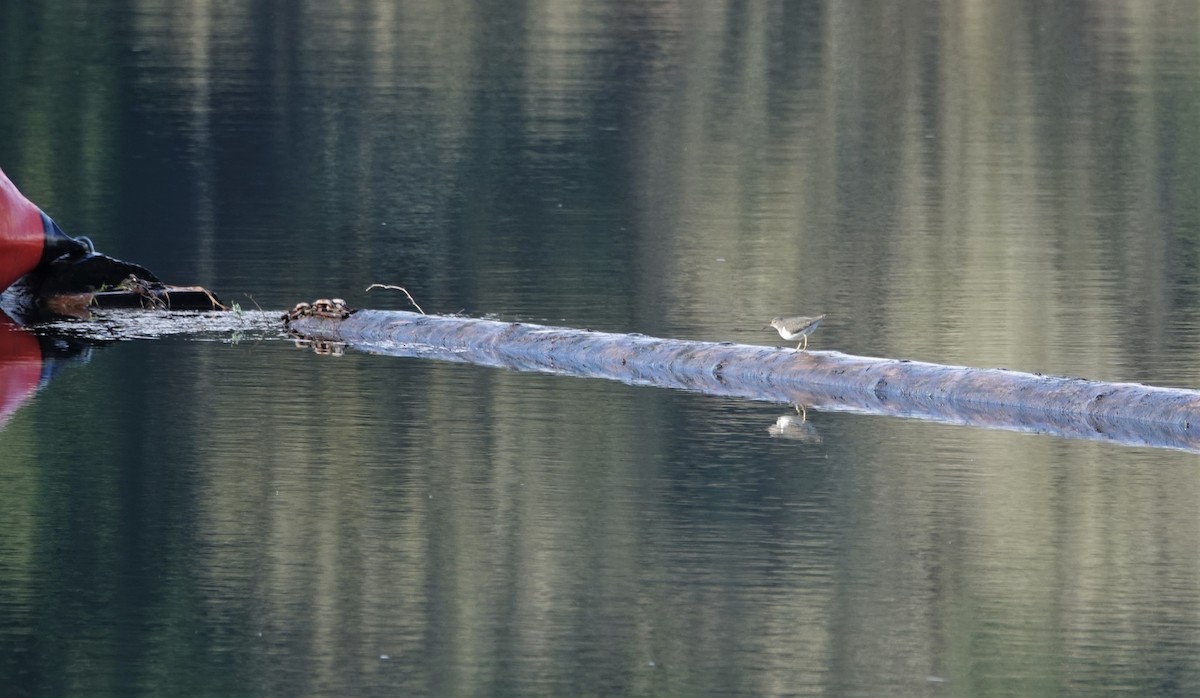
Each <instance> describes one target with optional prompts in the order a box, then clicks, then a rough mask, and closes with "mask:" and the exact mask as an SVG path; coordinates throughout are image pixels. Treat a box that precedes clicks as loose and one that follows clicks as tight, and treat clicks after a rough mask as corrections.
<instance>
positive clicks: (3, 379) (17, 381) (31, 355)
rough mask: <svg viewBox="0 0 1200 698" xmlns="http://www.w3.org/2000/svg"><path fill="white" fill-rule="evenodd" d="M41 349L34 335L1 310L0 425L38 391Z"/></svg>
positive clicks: (40, 374) (6, 421)
mask: <svg viewBox="0 0 1200 698" xmlns="http://www.w3.org/2000/svg"><path fill="white" fill-rule="evenodd" d="M41 381H42V349H41V346H40V345H39V344H38V341H37V338H36V337H34V336H33V335H32V334H30V333H29V332H26V331H25V330H23V329H21V328H20V327H18V326H17V325H16V324H15V323H13V321H12V320H10V319H9V318H8V316H7V315H5V314H3V313H0V428H3V427H4V426H5V425H6V424H8V420H9V419H10V418H11V417H12V415H13V413H15V412H16V411H17V410H18V409H20V408H21V406H22V405H24V404H25V403H26V402H28V401H29V398H31V397H33V394H34V393H36V392H37V389H38V386H39V385H41Z"/></svg>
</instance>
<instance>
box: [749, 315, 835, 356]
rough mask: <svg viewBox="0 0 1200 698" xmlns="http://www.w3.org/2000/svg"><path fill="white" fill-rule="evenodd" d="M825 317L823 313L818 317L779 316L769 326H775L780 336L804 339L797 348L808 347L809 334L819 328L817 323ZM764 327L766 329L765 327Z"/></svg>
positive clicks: (789, 338)
mask: <svg viewBox="0 0 1200 698" xmlns="http://www.w3.org/2000/svg"><path fill="white" fill-rule="evenodd" d="M824 319H825V315H824V314H821V315H818V316H816V317H802V316H797V317H777V318H775V319H774V320H772V321H771V324H770V325H769V327H774V328H775V329H777V330H779V336H780V337H783V338H784V339H787V340H793V339H797V338H799V339H802V340H804V341H803V342H801V343H800V344H797V345H796V348H797V349H807V348H808V335H810V334H812V333H813V330H815V329H817V325H820V324H821V321H822V320H824ZM763 329H766V328H765V327H764V328H763Z"/></svg>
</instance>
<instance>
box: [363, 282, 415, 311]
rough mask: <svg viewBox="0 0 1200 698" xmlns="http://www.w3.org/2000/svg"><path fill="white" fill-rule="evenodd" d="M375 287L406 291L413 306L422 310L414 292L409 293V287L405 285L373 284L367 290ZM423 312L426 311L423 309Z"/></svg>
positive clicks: (405, 293)
mask: <svg viewBox="0 0 1200 698" xmlns="http://www.w3.org/2000/svg"><path fill="white" fill-rule="evenodd" d="M373 288H386V289H389V290H392V291H404V295H406V296H408V300H409V302H410V303H412V304H413V307H415V308H416V309H417V310H421V306H419V305H417V302H416V301H415V300H413V297H412V294H411V293H409V292H408V289H406V288H404V287H403V286H393V285H391V284H371V285H370V286H368V287H367V290H368V291H370V290H371V289H373ZM421 314H422V315H424V314H425V311H424V310H421Z"/></svg>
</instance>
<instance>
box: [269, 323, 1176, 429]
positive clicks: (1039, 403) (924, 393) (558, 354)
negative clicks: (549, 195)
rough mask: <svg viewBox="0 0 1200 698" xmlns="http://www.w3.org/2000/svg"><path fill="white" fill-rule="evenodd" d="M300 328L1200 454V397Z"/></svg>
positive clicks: (460, 358) (541, 368)
mask: <svg viewBox="0 0 1200 698" xmlns="http://www.w3.org/2000/svg"><path fill="white" fill-rule="evenodd" d="M287 323H288V326H289V328H290V329H291V330H292V331H293V332H294V333H297V334H299V335H301V336H303V337H307V338H309V339H311V340H315V342H316V345H317V346H318V348H320V347H322V346H324V348H325V351H328V345H327V344H326V343H344V344H346V345H348V346H350V347H353V348H355V349H359V350H363V351H367V352H372V353H377V354H387V355H391V356H404V357H417V358H431V359H440V360H444V361H455V362H469V363H475V364H480V365H484V366H494V367H498V368H507V369H512V370H517V371H537V372H541V373H553V374H560V375H570V376H581V377H593V378H607V379H610V380H617V381H621V382H623V383H628V384H632V385H647V386H657V387H666V388H677V389H683V390H690V391H698V392H703V393H707V394H711V395H721V396H730V397H738V398H747V399H752V400H764V401H769V402H776V403H787V404H796V405H803V406H805V407H808V408H810V409H819V410H838V411H853V412H861V413H870V414H883V415H894V416H900V417H910V418H919V419H927V420H935V421H939V422H948V423H954V424H965V425H973V426H982V427H990V428H1000V429H1009V430H1018V431H1028V432H1038V433H1047V434H1053V435H1058V436H1066V437H1071V438H1083V439H1093V440H1103V441H1112V442H1117V443H1122V444H1128V445H1140V446H1153V447H1165V448H1176V449H1183V450H1188V451H1198V452H1200V392H1197V391H1194V390H1180V389H1174V388H1156V387H1150V386H1145V385H1139V384H1135V383H1104V382H1099V381H1091V380H1084V379H1081V378H1065V377H1058V376H1043V375H1036V374H1031V373H1021V372H1018V371H1008V370H1005V369H979V368H967V367H961V366H943V365H938V364H931V363H924V362H919V361H906V360H896V359H879V358H870V357H864V356H851V355H848V354H843V353H840V352H836V351H813V350H809V351H797V350H795V349H793V348H790V347H789V348H777V347H763V346H749V345H744V344H734V343H731V342H701V341H689V340H677V339H660V338H656V337H647V336H645V335H640V334H613V333H608V332H592V331H589V330H577V329H569V328H560V327H547V326H543V325H532V324H527V323H519V322H499V321H495V320H478V319H472V318H465V317H453V316H435V315H419V314H416V313H409V312H403V311H381V310H360V311H357V312H354V313H353V314H351V315H350V316H349V317H346V318H339V317H320V316H301V317H297V318H293V319H290V320H288V321H287Z"/></svg>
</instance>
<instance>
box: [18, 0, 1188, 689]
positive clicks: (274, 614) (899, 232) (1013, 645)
mask: <svg viewBox="0 0 1200 698" xmlns="http://www.w3.org/2000/svg"><path fill="white" fill-rule="evenodd" d="M1198 20H1200V10H1198V9H1197V8H1195V7H1192V6H1190V5H1187V4H1155V5H1153V6H1151V5H1146V4H1142V3H1134V2H1113V3H1099V4H1097V3H1088V4H1074V5H1072V4H1052V5H1048V6H1046V7H1042V6H1036V5H1030V4H1014V3H964V2H928V3H915V4H908V5H904V6H903V8H902V9H901V8H876V7H870V8H867V7H865V6H863V7H859V6H852V5H847V4H839V3H821V2H817V3H809V4H801V3H770V2H764V3H744V4H739V3H723V2H695V3H693V2H689V3H673V2H638V3H629V2H609V3H582V2H530V3H524V4H516V5H513V4H507V3H506V4H494V3H473V2H451V3H441V2H400V3H396V2H391V1H388V2H365V3H359V4H346V3H232V4H231V3H222V2H215V1H210V0H190V1H187V2H175V3H164V2H159V1H157V0H134V1H133V2H115V1H107V2H106V1H101V2H93V3H84V4H81V3H78V2H69V1H67V0H43V1H42V2H33V3H5V4H3V6H2V8H0V132H2V133H5V134H8V137H7V138H5V139H3V140H0V167H3V168H4V170H5V171H6V172H7V173H8V174H9V175H10V176H11V177H12V178H13V180H14V181H16V182H17V184H18V185H19V186H20V187H21V188H22V189H23V190H24V191H25V192H26V193H27V194H29V195H30V197H31V198H33V199H34V200H35V201H37V202H38V203H39V204H40V205H42V206H43V207H44V208H46V209H47V210H48V211H49V212H50V213H51V214H52V215H53V216H54V217H55V218H56V219H58V220H59V222H60V223H62V224H63V226H64V227H65V228H66V229H67V230H68V231H71V232H73V233H86V234H89V235H91V236H92V237H93V238H94V239H95V240H96V242H97V244H98V245H99V246H100V247H101V248H102V249H103V250H105V251H107V252H109V253H112V254H114V255H117V256H120V257H122V258H128V259H131V260H136V261H138V262H140V263H143V264H145V265H147V266H148V267H150V268H152V269H154V270H155V271H156V272H158V273H159V274H160V275H161V276H163V277H164V278H166V279H168V280H172V281H180V282H198V283H203V284H205V285H208V286H211V287H213V288H214V289H216V290H218V291H220V292H222V293H224V294H225V295H226V296H227V297H229V298H230V299H231V300H236V301H238V302H240V303H241V304H242V305H243V306H246V307H251V305H252V301H251V299H249V298H247V297H246V295H244V294H249V296H252V298H253V301H254V302H258V303H261V304H262V305H264V306H265V307H285V306H290V305H291V304H292V303H294V302H296V301H297V300H302V299H311V298H313V297H316V296H321V295H339V296H343V297H345V298H347V299H348V300H350V301H351V303H352V304H353V305H358V306H363V305H370V306H372V307H406V306H407V303H406V302H405V301H404V299H403V298H402V297H399V296H397V295H388V294H379V295H376V293H377V292H376V293H373V294H371V295H366V294H364V293H363V292H361V291H359V289H362V288H365V287H366V286H367V285H368V284H369V283H372V282H381V283H400V284H403V285H405V286H406V287H407V288H409V290H410V291H412V292H413V293H414V295H415V296H416V297H417V298H418V299H419V300H420V302H421V304H422V305H423V306H424V307H425V308H426V309H427V310H429V311H431V312H455V311H458V310H465V311H467V312H469V313H472V314H484V313H496V314H499V315H501V316H503V317H506V318H523V319H529V320H534V321H543V322H549V323H551V324H565V325H570V326H579V327H592V328H595V329H606V330H616V331H639V332H644V333H648V334H660V335H668V336H680V337H694V338H703V339H713V340H732V341H741V342H754V343H764V344H766V343H773V342H775V340H776V338H775V337H772V335H771V333H769V332H763V331H762V330H761V329H760V328H761V326H762V324H763V323H764V322H765V321H766V320H767V319H769V318H771V317H773V316H776V315H781V314H793V313H795V314H816V313H819V312H828V313H829V319H828V320H827V321H826V323H825V324H823V325H822V328H821V331H820V333H819V334H817V335H814V337H813V343H814V345H815V346H817V347H818V348H837V349H840V350H843V351H847V352H851V353H857V354H867V355H885V356H898V357H911V358H916V359H924V360H929V361H936V362H942V363H957V364H967V365H974V366H1006V367H1009V368H1013V369H1019V370H1025V371H1042V372H1051V373H1066V374H1071V375H1081V376H1087V377H1091V378H1097V379H1104V380H1137V381H1145V382H1150V383H1155V384H1163V385H1174V386H1180V387H1187V386H1196V385H1200V372H1198V370H1197V369H1196V366H1198V365H1200V362H1198V361H1196V359H1197V358H1200V347H1198V345H1197V341H1198V340H1197V337H1200V316H1198V314H1197V312H1198V311H1197V303H1196V301H1197V295H1198V292H1200V282H1198V278H1197V275H1198V272H1197V269H1200V264H1198V263H1197V255H1198V254H1200V250H1198V246H1197V244H1196V242H1197V229H1198V227H1197V224H1198V223H1200V215H1198V212H1197V203H1196V202H1197V201H1200V192H1198V191H1197V186H1198V183H1200V176H1198V175H1200V171H1198V170H1200V167H1198V166H1197V158H1196V155H1195V153H1197V152H1200V151H1198V150H1197V148H1196V147H1193V146H1194V145H1195V141H1196V139H1197V135H1196V134H1198V133H1200V128H1198V127H1200V123H1198V118H1200V109H1198V108H1197V107H1198V105H1200V99H1198V96H1200V90H1198V89H1197V86H1198V85H1200V80H1198V77H1200V45H1198V44H1197V42H1196V41H1195V27H1196V26H1197V21H1198ZM787 409H788V408H786V407H782V406H770V405H756V404H745V403H738V402H734V401H727V400H720V399H716V398H710V397H702V396H696V395H688V394H683V393H674V392H664V391H655V390H649V389H644V388H634V387H629V386H624V385H617V384H608V383H603V382H599V381H586V380H577V379H562V378H555V377H549V376H531V375H518V374H513V373H507V372H502V371H494V370H487V369H481V368H477V367H471V366H452V365H442V364H436V363H432V362H421V361H413V360H397V359H389V358H387V357H375V356H365V355H350V356H347V357H342V358H330V357H319V356H316V355H314V354H312V353H311V352H307V351H297V350H295V349H293V348H292V347H290V346H288V345H286V344H285V343H283V342H277V341H261V342H260V341H253V342H243V343H239V344H235V345H225V344H217V343H199V342H187V341H182V340H177V339H174V340H163V341H158V342H140V343H132V344H120V345H117V346H109V347H100V348H98V349H96V350H95V351H94V352H93V355H92V359H91V360H90V361H89V362H87V363H83V364H79V365H74V366H71V367H69V368H67V369H64V370H63V371H62V372H61V373H60V374H59V375H58V376H57V377H56V378H54V380H53V381H51V382H50V383H49V384H48V385H47V386H46V387H45V388H44V389H43V390H42V392H40V393H38V394H37V395H35V396H33V398H32V399H31V401H30V402H29V404H27V405H25V406H24V407H22V408H21V409H20V410H19V411H17V412H16V413H15V414H14V415H13V416H12V418H11V419H10V420H9V421H8V423H7V424H6V425H5V426H4V429H3V431H0V504H2V506H0V685H4V686H6V687H8V689H7V690H9V691H10V692H12V693H13V694H16V695H120V696H129V695H149V694H164V693H165V694H172V695H187V694H192V695H397V694H403V695H530V694H538V695H700V694H709V695H735V694H742V695H764V694H770V695H814V694H815V695H941V694H946V695H1020V696H1027V695H1039V694H1044V695H1089V696H1092V695H1105V694H1115V693H1130V692H1133V693H1136V694H1140V695H1162V696H1166V695H1186V694H1194V693H1196V692H1197V688H1198V687H1197V684H1198V683H1200V664H1198V662H1197V660H1196V657H1197V656H1200V653H1198V652H1197V651H1196V650H1197V645H1198V644H1200V621H1198V618H1200V589H1198V588H1197V583H1196V582H1195V580H1196V579H1197V578H1200V576H1198V575H1197V572H1198V571H1200V570H1198V569H1197V567H1198V566H1200V564H1198V563H1200V553H1198V551H1197V534H1198V532H1200V520H1198V518H1197V513H1196V507H1195V502H1196V500H1197V494H1198V490H1200V478H1198V476H1197V471H1196V468H1195V466H1196V462H1195V457H1194V456H1191V455H1186V454H1178V453H1162V452H1155V451H1151V450H1147V449H1117V448H1113V447H1108V446H1104V445H1101V444H1089V443H1076V442H1061V441H1057V440H1054V439H1050V438H1047V437H1038V436H1032V435H1022V434H1011V433H990V432H983V431H979V430H972V429H965V428H960V427H949V426H940V425H928V424H918V423H911V422H903V421H898V420H889V419H884V418H864V417H859V416H853V415H842V414H820V413H817V414H811V415H810V419H811V420H812V428H813V430H814V432H815V433H816V434H818V435H819V437H820V438H819V439H808V440H787V439H775V438H772V436H771V434H770V433H769V432H768V431H767V428H768V427H769V426H771V425H772V424H774V423H775V421H776V419H777V418H778V417H779V416H780V415H781V414H784V413H785V412H786V411H787Z"/></svg>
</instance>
